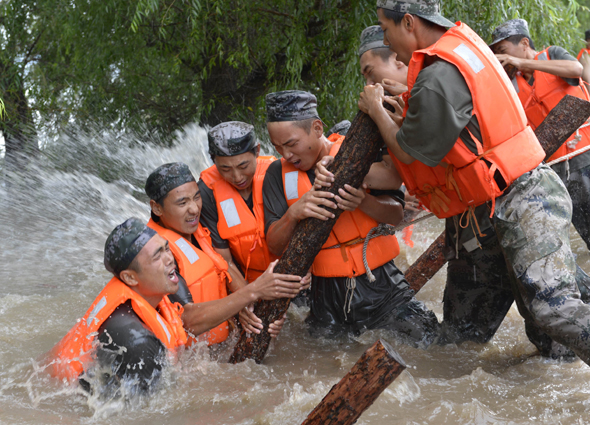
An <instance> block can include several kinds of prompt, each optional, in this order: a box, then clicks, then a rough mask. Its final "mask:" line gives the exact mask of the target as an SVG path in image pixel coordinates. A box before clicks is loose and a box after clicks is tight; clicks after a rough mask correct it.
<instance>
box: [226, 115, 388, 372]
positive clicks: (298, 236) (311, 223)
mask: <svg viewBox="0 0 590 425" xmlns="http://www.w3.org/2000/svg"><path fill="white" fill-rule="evenodd" d="M386 105H387V106H389V105H388V104H386ZM387 106H386V107H387ZM382 147H383V139H382V137H381V134H380V133H379V128H378V127H377V125H376V124H375V123H374V122H373V120H372V119H371V117H369V116H368V115H367V114H364V113H363V112H361V111H359V113H358V114H357V115H356V117H355V118H354V120H353V121H352V125H351V126H350V129H349V130H348V133H347V135H346V138H345V139H344V141H343V142H342V147H341V148H340V150H339V151H338V154H337V155H336V157H335V158H334V162H333V163H332V164H331V165H330V167H329V168H330V171H331V172H332V173H334V183H333V184H332V186H331V187H330V188H329V191H330V192H332V193H334V194H337V190H338V189H339V188H341V187H344V184H349V185H351V186H353V187H356V188H358V187H360V185H361V184H362V182H363V180H364V178H365V176H366V175H367V173H368V172H369V168H370V167H371V164H372V163H373V160H374V158H376V157H377V155H378V153H379V151H380V149H381V148H382ZM324 190H326V189H324ZM328 209H329V210H330V211H332V212H333V213H334V215H335V218H333V219H330V220H327V221H323V220H319V219H317V218H307V219H305V220H302V221H300V222H299V223H298V224H297V226H296V228H295V232H294V233H293V237H292V238H291V240H290V242H289V245H288V246H287V248H286V250H285V252H284V253H283V255H282V256H281V259H280V260H279V262H278V263H277V265H276V266H275V269H274V271H275V273H286V274H292V275H297V276H305V274H306V273H307V271H308V270H309V269H310V267H311V265H312V263H313V260H314V259H315V257H316V255H317V254H318V253H319V252H320V249H321V248H322V245H323V244H324V243H325V242H326V241H327V240H328V236H330V231H331V230H332V227H334V224H335V223H336V220H338V217H339V216H340V214H341V213H342V210H340V209H335V210H333V209H331V208H328ZM289 303H290V300H289V299H288V298H282V299H279V300H273V301H263V300H260V301H258V302H257V303H256V305H255V307H254V314H256V316H258V317H259V318H260V320H262V323H263V324H264V329H263V330H262V331H261V332H260V334H250V335H249V336H248V335H247V334H246V332H245V331H242V333H241V335H240V339H239V341H238V343H237V344H236V347H235V348H234V352H233V354H232V356H231V358H230V360H229V361H230V363H239V362H242V361H244V360H246V359H254V360H255V361H256V362H257V363H260V362H262V359H263V358H264V355H265V354H266V350H267V349H268V344H269V343H270V335H269V333H268V325H269V324H270V323H272V322H274V321H275V320H277V319H279V318H281V317H282V316H283V314H285V312H286V311H287V309H288V308H289Z"/></svg>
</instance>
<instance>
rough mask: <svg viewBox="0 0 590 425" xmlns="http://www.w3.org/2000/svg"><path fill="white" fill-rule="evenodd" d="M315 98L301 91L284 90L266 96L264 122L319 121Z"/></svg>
mask: <svg viewBox="0 0 590 425" xmlns="http://www.w3.org/2000/svg"><path fill="white" fill-rule="evenodd" d="M317 106H318V101H317V99H316V97H315V96H314V95H313V94H311V93H308V92H305V91H301V90H285V91H279V92H274V93H269V94H267V95H266V122H282V121H303V120H307V119H310V118H317V119H320V117H319V115H318V111H317Z"/></svg>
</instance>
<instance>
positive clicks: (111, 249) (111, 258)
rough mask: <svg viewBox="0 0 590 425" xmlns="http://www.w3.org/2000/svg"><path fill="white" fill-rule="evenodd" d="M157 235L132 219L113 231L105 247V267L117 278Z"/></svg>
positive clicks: (139, 221) (140, 222) (135, 219)
mask: <svg viewBox="0 0 590 425" xmlns="http://www.w3.org/2000/svg"><path fill="white" fill-rule="evenodd" d="M155 234H156V231H155V230H153V229H150V228H149V227H147V226H146V225H145V224H144V223H142V221H141V220H139V219H138V218H135V217H132V218H130V219H128V220H126V221H125V222H123V223H121V224H119V225H118V226H117V227H115V228H114V229H113V231H112V232H111V234H110V235H109V237H108V238H107V241H106V243H105V245H104V266H105V267H106V269H107V270H108V271H110V272H111V273H112V274H114V275H115V276H117V277H119V274H120V273H121V272H122V271H123V270H127V269H128V268H129V265H130V264H131V262H132V261H133V259H134V258H135V257H136V256H137V254H139V252H140V251H141V249H142V248H143V247H144V246H145V244H146V243H148V241H149V240H150V239H151V238H152V237H153V236H154V235H155Z"/></svg>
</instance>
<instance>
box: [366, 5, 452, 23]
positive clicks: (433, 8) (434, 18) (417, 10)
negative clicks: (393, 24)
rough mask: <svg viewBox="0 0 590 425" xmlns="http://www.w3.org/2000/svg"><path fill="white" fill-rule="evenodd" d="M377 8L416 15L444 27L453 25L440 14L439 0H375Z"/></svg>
mask: <svg viewBox="0 0 590 425" xmlns="http://www.w3.org/2000/svg"><path fill="white" fill-rule="evenodd" d="M377 8H381V9H387V10H392V11H394V12H400V13H409V14H411V15H417V16H419V17H421V18H422V19H426V20H427V21H430V22H432V23H434V24H436V25H440V26H441V27H445V28H450V27H454V26H455V24H454V23H452V22H451V21H449V20H448V19H447V18H444V17H443V16H442V15H441V14H440V1H439V0H404V1H397V0H377Z"/></svg>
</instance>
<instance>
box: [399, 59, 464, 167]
mask: <svg viewBox="0 0 590 425" xmlns="http://www.w3.org/2000/svg"><path fill="white" fill-rule="evenodd" d="M472 110H473V102H472V99H471V92H470V91H469V88H468V87H467V83H466V82H465V79H464V78H463V76H462V75H461V73H460V72H459V70H458V69H457V67H455V66H454V65H452V64H450V63H448V62H445V61H442V60H441V61H437V62H435V63H434V64H432V65H430V66H428V67H426V68H424V69H423V70H422V71H420V73H419V74H418V78H417V79H416V83H415V84H414V87H412V91H411V98H410V99H409V101H408V112H407V115H406V118H405V120H404V123H403V124H402V127H401V128H400V130H399V132H398V133H397V142H398V143H399V145H400V147H401V148H402V149H403V151H404V152H406V153H407V154H408V155H411V156H412V157H413V158H415V159H417V160H418V161H420V162H422V163H424V164H426V165H428V166H429V167H435V166H436V165H438V163H439V162H440V161H441V160H442V159H443V158H444V157H445V155H446V154H447V153H448V152H449V151H450V150H451V148H452V147H453V145H454V144H455V142H456V141H457V139H458V138H459V135H460V133H461V132H462V131H463V129H464V128H465V126H466V125H467V124H468V123H469V121H470V119H471V112H472Z"/></svg>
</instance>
